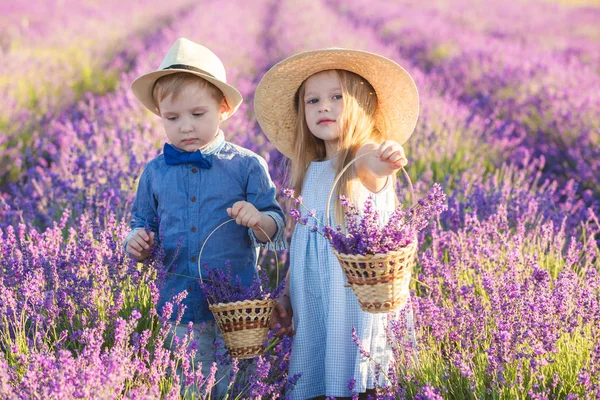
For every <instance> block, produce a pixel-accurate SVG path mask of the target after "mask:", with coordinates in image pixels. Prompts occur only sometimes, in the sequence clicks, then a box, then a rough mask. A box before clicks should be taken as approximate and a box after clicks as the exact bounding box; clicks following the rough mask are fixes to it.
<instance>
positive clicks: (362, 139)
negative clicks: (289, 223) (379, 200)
mask: <svg viewBox="0 0 600 400" xmlns="http://www.w3.org/2000/svg"><path fill="white" fill-rule="evenodd" d="M334 71H335V72H336V73H337V74H338V77H339V79H340V85H341V89H342V100H343V105H344V106H343V110H342V115H341V121H340V138H339V140H338V153H337V160H336V163H335V174H336V176H337V175H338V174H339V173H340V171H341V170H342V169H343V168H344V167H345V166H346V165H347V164H348V163H349V162H350V161H351V160H352V159H353V158H354V157H355V156H356V152H357V151H358V149H360V147H361V146H363V145H364V144H365V143H367V142H371V141H375V142H377V143H380V142H381V140H382V135H381V133H380V132H379V131H378V130H377V127H376V126H375V121H374V118H373V116H374V114H375V110H376V109H377V95H376V93H375V90H374V89H373V87H372V86H371V84H370V83H369V82H367V80H366V79H363V78H362V77H361V76H360V75H357V74H355V73H353V72H349V71H345V70H337V69H336V70H334ZM305 84H306V81H304V82H303V83H302V85H301V86H300V88H299V89H298V92H297V93H296V110H297V118H296V135H295V137H294V154H293V156H292V162H291V176H290V179H291V185H292V186H293V187H294V189H295V191H296V193H298V194H300V193H301V192H302V184H303V183H304V179H305V177H306V171H307V169H308V166H309V165H310V163H311V161H322V160H324V159H325V157H326V153H325V142H324V141H323V140H322V139H319V138H317V137H316V136H314V135H313V134H312V133H311V132H310V130H309V129H308V125H307V124H306V118H305V110H304V101H303V99H304V92H305V86H306V85H305ZM356 179H357V176H356V173H355V170H354V168H348V170H346V172H344V174H343V175H342V178H341V179H340V182H339V183H338V186H337V195H336V196H335V198H334V199H333V200H332V201H334V202H335V203H334V204H335V219H336V221H337V222H338V223H342V221H343V218H344V212H343V209H342V207H341V205H340V202H339V201H337V198H338V196H339V195H344V196H346V197H348V198H350V200H353V199H352V196H351V193H352V187H353V185H355V184H356ZM325 223H328V221H325Z"/></svg>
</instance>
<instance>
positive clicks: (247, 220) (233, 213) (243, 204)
mask: <svg viewBox="0 0 600 400" xmlns="http://www.w3.org/2000/svg"><path fill="white" fill-rule="evenodd" d="M227 214H229V216H230V217H231V218H233V219H235V222H236V223H237V224H238V225H243V226H247V227H248V228H256V227H260V223H261V221H262V213H261V212H260V211H258V210H257V209H256V207H254V206H253V205H252V204H251V203H248V202H247V201H238V202H235V203H234V204H233V206H231V207H230V208H228V209H227Z"/></svg>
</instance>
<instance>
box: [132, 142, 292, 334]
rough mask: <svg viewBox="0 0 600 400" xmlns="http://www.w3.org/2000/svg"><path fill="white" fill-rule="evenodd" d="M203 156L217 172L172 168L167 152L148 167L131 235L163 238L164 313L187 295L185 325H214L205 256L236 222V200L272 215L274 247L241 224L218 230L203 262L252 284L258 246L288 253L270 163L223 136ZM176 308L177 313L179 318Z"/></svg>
mask: <svg viewBox="0 0 600 400" xmlns="http://www.w3.org/2000/svg"><path fill="white" fill-rule="evenodd" d="M202 153H203V154H204V155H205V156H206V157H207V158H208V159H209V160H210V161H211V162H212V167H211V168H210V169H202V168H198V167H195V166H193V165H191V164H181V165H167V164H166V163H165V160H164V156H163V155H162V154H161V155H159V156H158V157H156V158H155V159H153V160H152V161H150V162H149V163H148V165H146V167H145V169H144V171H143V173H142V176H141V177H140V181H139V185H138V190H137V194H136V197H135V200H134V202H133V207H132V210H131V216H132V220H131V224H130V225H131V228H132V229H134V230H133V231H132V233H130V235H129V236H128V237H127V239H126V241H125V243H124V245H125V246H127V240H129V238H130V237H131V235H132V234H133V232H135V229H136V228H144V227H149V228H150V229H151V230H152V231H154V232H155V233H156V234H155V239H156V238H159V234H160V236H161V238H163V241H162V245H163V247H164V249H165V260H164V262H165V265H166V266H168V267H169V268H168V272H169V274H168V275H167V279H166V282H165V283H164V284H163V285H162V287H161V290H160V300H159V303H158V311H159V312H160V311H161V310H162V307H163V305H164V303H165V302H166V301H169V300H170V299H171V298H172V296H173V295H176V294H178V293H180V292H182V291H183V290H187V291H188V296H187V297H186V299H185V300H184V301H183V304H185V305H186V306H187V307H186V310H185V312H184V315H183V318H182V320H181V322H182V323H187V322H189V321H193V322H202V321H207V320H210V319H213V315H212V313H211V312H210V310H209V309H208V304H207V302H206V299H205V297H204V295H203V294H202V291H201V290H200V286H199V285H198V281H199V274H198V252H199V251H200V248H201V247H202V243H203V242H204V241H205V239H206V238H207V237H208V236H209V235H210V233H211V232H212V231H213V230H214V229H215V228H216V227H217V226H218V225H220V224H221V223H222V222H225V221H227V220H230V219H231V218H230V217H229V215H228V214H227V208H228V207H231V206H232V205H233V204H234V203H235V202H236V201H240V200H245V201H247V202H249V203H252V204H253V205H254V206H255V207H256V208H257V209H258V210H259V211H261V212H265V213H267V214H268V215H270V216H271V217H272V218H273V219H274V220H275V223H276V225H277V231H276V233H275V235H274V236H273V238H272V242H271V243H267V244H263V243H261V242H260V241H259V240H258V239H257V238H256V237H255V235H254V232H253V231H252V229H249V228H247V227H244V226H240V225H237V224H236V223H235V222H231V223H228V224H225V225H224V226H222V227H221V228H219V229H218V230H217V231H216V232H215V233H214V234H213V235H212V236H211V237H210V239H209V240H208V242H207V243H206V246H205V247H204V250H203V253H202V259H201V260H200V261H201V263H202V265H204V264H206V265H207V266H208V267H209V268H215V267H218V268H222V267H224V266H225V262H226V261H227V260H229V261H230V262H231V271H232V274H233V276H235V275H236V274H238V275H239V276H240V278H241V279H242V283H244V284H246V285H249V284H250V282H251V281H252V279H253V277H254V276H255V273H256V262H257V257H258V247H257V246H264V247H266V248H268V249H271V250H283V249H284V248H286V247H287V244H286V241H285V237H284V230H285V225H284V224H285V222H284V215H283V212H282V210H281V207H280V206H279V204H277V201H276V200H275V193H276V189H275V185H274V184H273V182H272V181H271V178H270V176H269V172H268V167H267V163H266V162H265V160H264V159H263V158H262V157H260V156H258V155H257V154H255V153H253V152H251V151H250V150H247V149H244V148H242V147H239V146H236V145H234V144H232V143H229V142H226V141H225V140H224V138H223V133H222V132H219V135H218V136H217V138H216V139H214V140H213V142H211V143H210V144H209V145H208V147H207V148H204V149H203V150H202ZM176 313H177V310H176V309H175V311H174V314H173V318H175V316H176Z"/></svg>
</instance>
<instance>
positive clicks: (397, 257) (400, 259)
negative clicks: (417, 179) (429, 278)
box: [325, 152, 417, 314]
mask: <svg viewBox="0 0 600 400" xmlns="http://www.w3.org/2000/svg"><path fill="white" fill-rule="evenodd" d="M369 153H371V152H367V153H364V154H362V155H360V156H358V157H356V158H354V159H353V160H351V161H350V162H348V164H346V166H345V167H344V168H343V169H342V170H341V171H340V172H339V174H338V175H337V176H336V178H335V179H334V181H333V185H332V187H331V190H330V192H329V197H328V199H327V208H326V209H325V210H326V221H329V206H330V204H331V198H332V197H333V192H334V190H335V186H336V184H337V183H338V182H339V180H340V179H341V177H342V174H343V173H344V172H345V171H346V170H347V169H348V168H350V166H351V165H352V164H353V163H354V162H355V161H357V160H359V159H360V158H362V157H364V156H366V155H367V154H369ZM402 172H403V173H404V176H405V178H406V179H407V181H408V184H409V187H410V192H411V200H412V201H413V204H414V190H413V186H412V182H411V180H410V176H409V175H408V173H407V172H406V170H405V169H404V168H402ZM332 250H333V253H334V254H335V256H336V257H337V259H338V260H339V262H340V265H341V267H342V270H343V271H344V274H345V275H346V279H347V280H348V284H349V286H350V287H351V288H352V291H353V292H354V294H355V295H356V299H357V300H358V304H360V307H361V309H362V310H363V311H366V312H369V313H372V314H382V313H389V312H392V311H395V310H397V309H399V308H400V307H402V306H404V305H405V304H406V302H407V300H408V297H409V295H410V292H409V289H408V286H409V284H410V277H411V275H412V270H413V268H414V265H415V260H416V254H417V237H416V235H415V237H414V238H413V240H412V241H411V242H410V244H409V245H408V246H406V247H403V248H402V249H400V250H398V251H390V252H387V253H379V254H367V255H364V256H363V255H361V254H343V253H338V252H337V251H336V250H335V249H334V248H333V246H332Z"/></svg>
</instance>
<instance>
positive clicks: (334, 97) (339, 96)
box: [332, 94, 342, 100]
mask: <svg viewBox="0 0 600 400" xmlns="http://www.w3.org/2000/svg"><path fill="white" fill-rule="evenodd" d="M332 98H333V99H334V100H340V99H341V98H342V95H341V94H334V95H333V97H332Z"/></svg>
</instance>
